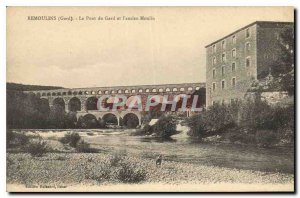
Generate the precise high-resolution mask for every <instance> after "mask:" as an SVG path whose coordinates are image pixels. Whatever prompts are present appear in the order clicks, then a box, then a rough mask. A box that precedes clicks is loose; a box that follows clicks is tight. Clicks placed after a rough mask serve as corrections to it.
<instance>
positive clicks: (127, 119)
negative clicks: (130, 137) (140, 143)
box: [123, 113, 140, 128]
mask: <svg viewBox="0 0 300 198" xmlns="http://www.w3.org/2000/svg"><path fill="white" fill-rule="evenodd" d="M123 125H124V126H126V127H127V128H136V127H137V126H138V125H140V119H139V117H138V116H137V115H136V114H134V113H127V114H125V115H124V117H123Z"/></svg>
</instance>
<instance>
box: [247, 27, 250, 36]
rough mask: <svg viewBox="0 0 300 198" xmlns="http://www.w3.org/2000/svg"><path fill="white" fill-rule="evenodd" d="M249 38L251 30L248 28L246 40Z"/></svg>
mask: <svg viewBox="0 0 300 198" xmlns="http://www.w3.org/2000/svg"><path fill="white" fill-rule="evenodd" d="M249 37H250V29H249V28H247V29H246V38H249Z"/></svg>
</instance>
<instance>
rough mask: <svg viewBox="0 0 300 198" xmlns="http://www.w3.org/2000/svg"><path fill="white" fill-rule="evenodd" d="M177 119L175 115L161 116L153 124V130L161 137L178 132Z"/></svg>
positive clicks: (165, 137) (168, 136)
mask: <svg viewBox="0 0 300 198" xmlns="http://www.w3.org/2000/svg"><path fill="white" fill-rule="evenodd" d="M176 124H177V121H176V119H175V117H174V116H171V115H169V116H161V117H160V119H159V120H158V121H157V122H156V123H155V124H154V125H153V131H154V132H155V133H156V134H157V135H158V136H159V137H161V138H164V139H167V138H170V137H171V136H172V135H175V134H177V133H178V132H177V131H176Z"/></svg>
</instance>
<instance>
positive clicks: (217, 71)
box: [206, 21, 294, 106]
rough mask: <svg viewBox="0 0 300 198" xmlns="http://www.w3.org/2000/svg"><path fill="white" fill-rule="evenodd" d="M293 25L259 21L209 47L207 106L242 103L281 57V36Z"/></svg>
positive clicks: (207, 52)
mask: <svg viewBox="0 0 300 198" xmlns="http://www.w3.org/2000/svg"><path fill="white" fill-rule="evenodd" d="M293 27H294V23H292V22H265V21H257V22H254V23H251V24H249V25H247V26H245V27H243V28H240V29H238V30H237V31H235V32H233V33H231V34H229V35H227V36H225V37H223V38H221V39H219V40H217V41H215V42H213V43H211V44H209V45H207V46H206V106H210V105H213V104H214V103H220V104H222V103H223V104H224V103H225V104H226V103H227V104H229V103H231V102H233V101H236V100H239V99H242V98H243V97H244V95H245V93H246V92H247V90H248V89H249V88H250V86H251V84H252V82H253V81H254V80H257V79H258V80H259V79H260V78H264V77H265V76H266V75H268V72H269V71H270V67H271V66H272V63H274V62H275V61H276V59H277V58H278V57H279V53H280V51H279V50H278V41H279V39H280V35H281V33H282V32H283V31H284V30H285V29H287V28H293Z"/></svg>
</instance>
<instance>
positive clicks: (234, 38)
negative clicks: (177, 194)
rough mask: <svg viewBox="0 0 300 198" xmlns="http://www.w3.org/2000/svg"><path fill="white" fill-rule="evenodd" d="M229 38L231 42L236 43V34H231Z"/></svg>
mask: <svg viewBox="0 0 300 198" xmlns="http://www.w3.org/2000/svg"><path fill="white" fill-rule="evenodd" d="M231 39H232V43H233V44H236V36H235V35H233V36H232V38H231Z"/></svg>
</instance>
